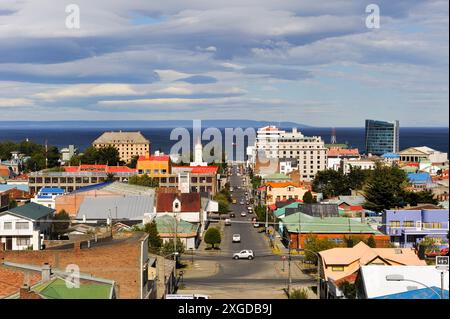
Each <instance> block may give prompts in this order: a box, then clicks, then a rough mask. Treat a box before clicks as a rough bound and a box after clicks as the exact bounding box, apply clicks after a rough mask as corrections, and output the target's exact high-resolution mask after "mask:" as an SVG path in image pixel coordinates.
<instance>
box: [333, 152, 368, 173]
mask: <svg viewBox="0 0 450 319" xmlns="http://www.w3.org/2000/svg"><path fill="white" fill-rule="evenodd" d="M344 158H346V159H360V158H361V157H360V155H359V151H358V149H357V148H351V149H349V148H341V147H329V150H328V160H327V168H328V169H333V170H335V171H337V170H339V169H340V168H341V167H342V166H341V165H342V160H343V159H344Z"/></svg>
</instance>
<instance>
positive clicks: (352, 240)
mask: <svg viewBox="0 0 450 319" xmlns="http://www.w3.org/2000/svg"><path fill="white" fill-rule="evenodd" d="M344 240H345V243H346V245H347V247H349V248H351V247H354V246H356V245H357V244H358V243H359V242H361V241H364V240H363V238H362V237H361V236H355V235H350V236H348V237H347V236H346V237H344Z"/></svg>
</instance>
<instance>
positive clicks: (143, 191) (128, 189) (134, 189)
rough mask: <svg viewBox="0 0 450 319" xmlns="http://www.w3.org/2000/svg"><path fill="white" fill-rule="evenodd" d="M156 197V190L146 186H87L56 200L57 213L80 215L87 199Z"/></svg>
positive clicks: (125, 184) (119, 183) (104, 184)
mask: <svg viewBox="0 0 450 319" xmlns="http://www.w3.org/2000/svg"><path fill="white" fill-rule="evenodd" d="M144 195H145V196H150V197H153V198H154V196H155V189H153V188H151V187H146V186H139V185H132V184H128V183H121V182H105V183H100V184H95V185H91V186H85V187H82V188H79V189H77V190H76V191H73V192H71V193H68V194H64V195H63V196H58V197H56V199H55V208H56V211H58V212H59V211H61V210H63V209H64V210H65V211H66V212H67V213H68V214H69V216H70V217H75V216H76V215H77V214H78V211H79V209H80V206H81V204H82V203H83V202H84V199H85V198H88V197H94V198H102V197H119V196H122V197H126V196H144Z"/></svg>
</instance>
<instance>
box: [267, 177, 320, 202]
mask: <svg viewBox="0 0 450 319" xmlns="http://www.w3.org/2000/svg"><path fill="white" fill-rule="evenodd" d="M308 191H309V189H308V188H306V187H304V186H302V185H301V184H297V183H293V182H268V183H266V205H272V204H275V202H281V201H285V200H288V199H300V200H301V199H303V195H305V193H306V192H308ZM313 196H314V194H313Z"/></svg>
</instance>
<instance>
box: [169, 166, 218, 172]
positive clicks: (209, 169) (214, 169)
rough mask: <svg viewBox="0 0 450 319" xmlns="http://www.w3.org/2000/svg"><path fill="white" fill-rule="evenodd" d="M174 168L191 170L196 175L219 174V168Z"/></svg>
mask: <svg viewBox="0 0 450 319" xmlns="http://www.w3.org/2000/svg"><path fill="white" fill-rule="evenodd" d="M173 168H184V169H189V170H190V171H191V173H194V174H205V173H217V171H218V169H219V167H217V166H174V167H173Z"/></svg>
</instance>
